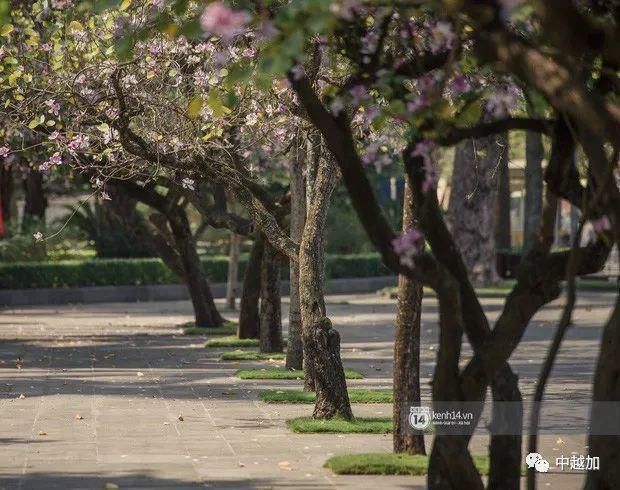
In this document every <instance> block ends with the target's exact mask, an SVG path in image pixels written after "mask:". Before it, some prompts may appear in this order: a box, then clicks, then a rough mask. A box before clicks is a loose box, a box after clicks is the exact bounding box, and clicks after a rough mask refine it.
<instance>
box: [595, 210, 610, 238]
mask: <svg viewBox="0 0 620 490" xmlns="http://www.w3.org/2000/svg"><path fill="white" fill-rule="evenodd" d="M591 224H592V229H593V230H594V231H595V232H596V233H598V234H600V233H603V232H604V231H607V230H611V221H610V220H609V216H607V215H606V214H604V215H603V216H600V217H598V218H596V219H595V220H592V221H591Z"/></svg>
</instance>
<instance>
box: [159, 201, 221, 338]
mask: <svg viewBox="0 0 620 490" xmlns="http://www.w3.org/2000/svg"><path fill="white" fill-rule="evenodd" d="M169 219H170V228H171V229H172V234H173V236H174V241H175V244H176V247H175V248H176V250H177V251H178V253H179V255H180V257H181V263H182V264H183V269H184V271H185V280H186V282H187V288H188V290H189V294H190V297H191V299H192V305H193V306H194V315H195V319H196V326H197V327H219V326H221V325H222V324H223V323H224V319H223V318H222V316H221V315H220V314H219V312H218V311H217V308H216V306H215V302H214V300H213V295H212V294H211V289H210V288H209V284H208V283H207V280H206V278H205V276H204V273H203V271H202V265H201V263H200V257H199V256H198V252H197V251H196V243H195V242H194V237H193V235H192V232H191V228H190V225H189V220H188V219H187V214H186V213H185V211H184V210H180V209H176V210H175V211H173V212H172V213H171V215H170V216H169Z"/></svg>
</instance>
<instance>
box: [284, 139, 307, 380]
mask: <svg viewBox="0 0 620 490" xmlns="http://www.w3.org/2000/svg"><path fill="white" fill-rule="evenodd" d="M296 140H297V141H296V144H295V145H294V148H295V151H296V153H295V156H294V157H293V161H292V168H291V239H292V240H293V241H294V242H296V243H299V242H300V240H301V235H302V232H303V229H304V222H305V220H306V196H305V192H304V177H303V170H304V166H305V162H306V159H305V155H306V148H305V145H304V144H303V133H301V130H300V131H298V133H297V135H296ZM288 319H289V321H288V343H287V348H286V367H287V369H302V368H303V359H304V354H303V342H302V339H301V330H302V327H301V311H300V305H299V265H298V264H297V263H295V262H294V261H290V305H289V315H288Z"/></svg>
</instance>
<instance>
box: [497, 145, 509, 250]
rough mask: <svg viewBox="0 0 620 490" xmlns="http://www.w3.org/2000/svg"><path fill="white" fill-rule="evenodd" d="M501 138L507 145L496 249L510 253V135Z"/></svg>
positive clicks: (500, 177) (501, 175) (500, 171)
mask: <svg viewBox="0 0 620 490" xmlns="http://www.w3.org/2000/svg"><path fill="white" fill-rule="evenodd" d="M501 138H502V139H503V140H504V142H505V143H506V145H505V147H504V149H503V150H502V153H501V158H500V161H499V166H498V168H497V173H498V185H497V220H496V225H495V248H496V250H504V251H510V249H511V248H512V240H511V236H510V235H511V231H512V230H511V223H510V169H509V168H508V162H509V160H510V159H509V155H508V152H509V147H508V133H504V134H503V135H502V136H501Z"/></svg>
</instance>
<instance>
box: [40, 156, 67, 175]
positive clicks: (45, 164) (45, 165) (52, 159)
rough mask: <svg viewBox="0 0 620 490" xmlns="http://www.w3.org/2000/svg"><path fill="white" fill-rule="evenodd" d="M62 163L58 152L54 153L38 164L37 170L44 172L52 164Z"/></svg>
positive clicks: (52, 165)
mask: <svg viewBox="0 0 620 490" xmlns="http://www.w3.org/2000/svg"><path fill="white" fill-rule="evenodd" d="M61 163H62V155H61V154H60V153H59V152H56V153H54V154H53V155H52V156H51V157H49V158H48V159H47V160H46V161H45V162H43V163H42V164H41V165H39V170H40V171H42V172H45V171H47V170H49V169H50V168H52V167H54V166H58V165H60V164H61Z"/></svg>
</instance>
